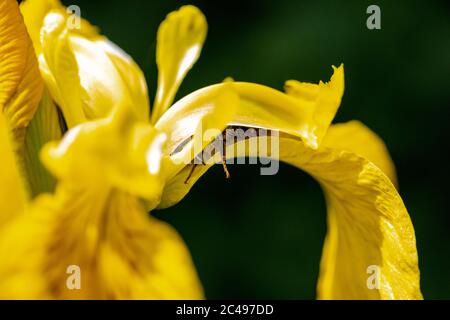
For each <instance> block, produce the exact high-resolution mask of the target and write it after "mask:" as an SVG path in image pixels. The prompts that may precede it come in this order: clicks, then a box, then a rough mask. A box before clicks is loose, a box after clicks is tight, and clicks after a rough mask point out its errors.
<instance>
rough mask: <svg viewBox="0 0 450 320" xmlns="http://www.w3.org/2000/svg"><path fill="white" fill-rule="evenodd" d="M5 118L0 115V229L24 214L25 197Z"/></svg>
mask: <svg viewBox="0 0 450 320" xmlns="http://www.w3.org/2000/svg"><path fill="white" fill-rule="evenodd" d="M10 132H11V131H10V129H9V127H8V124H7V121H6V118H5V116H4V115H3V114H2V113H0V154H1V155H2V156H1V157H2V163H1V165H0V228H3V227H4V226H5V225H6V223H7V222H9V221H10V220H11V219H12V218H14V217H16V216H18V215H21V214H22V213H23V212H24V209H25V205H26V202H27V196H26V192H25V188H24V185H23V183H22V182H23V181H22V176H21V174H20V169H19V167H18V162H17V159H16V154H15V153H14V151H13V142H12V137H11V134H10Z"/></svg>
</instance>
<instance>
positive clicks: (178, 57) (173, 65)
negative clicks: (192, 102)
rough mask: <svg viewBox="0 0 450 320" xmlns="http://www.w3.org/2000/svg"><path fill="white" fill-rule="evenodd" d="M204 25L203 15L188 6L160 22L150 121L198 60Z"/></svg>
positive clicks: (159, 115) (168, 100) (160, 110)
mask: <svg viewBox="0 0 450 320" xmlns="http://www.w3.org/2000/svg"><path fill="white" fill-rule="evenodd" d="M207 28H208V26H207V23H206V18H205V16H204V15H203V14H202V13H201V11H200V10H199V9H197V8H196V7H194V6H191V5H188V6H183V7H181V8H180V9H179V10H178V11H174V12H171V13H170V14H169V15H167V18H166V19H165V20H164V21H163V22H162V23H161V25H160V27H159V30H158V41H157V46H156V63H157V64H158V89H157V92H156V100H155V104H154V106H153V110H152V123H156V121H157V120H158V119H159V117H161V115H162V114H163V113H164V112H165V111H166V110H167V108H169V106H170V105H171V104H172V102H173V99H174V98H175V94H176V92H177V90H178V88H179V86H180V84H181V82H182V81H183V79H184V77H185V76H186V74H187V73H188V71H189V70H190V69H191V68H192V66H193V65H194V63H195V62H196V61H197V60H198V58H199V56H200V52H201V50H202V46H203V43H204V41H205V38H206V32H207Z"/></svg>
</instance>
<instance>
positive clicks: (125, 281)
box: [0, 0, 422, 299]
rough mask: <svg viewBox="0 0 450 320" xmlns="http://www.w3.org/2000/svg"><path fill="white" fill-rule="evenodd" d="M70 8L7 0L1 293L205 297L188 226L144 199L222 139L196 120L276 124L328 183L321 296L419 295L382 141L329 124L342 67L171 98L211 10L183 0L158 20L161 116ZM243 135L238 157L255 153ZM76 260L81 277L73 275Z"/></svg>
mask: <svg viewBox="0 0 450 320" xmlns="http://www.w3.org/2000/svg"><path fill="white" fill-rule="evenodd" d="M72 18H73V17H72V16H71V15H70V13H67V12H66V9H65V8H64V7H63V6H62V5H61V4H60V3H59V2H58V1H57V0H41V1H39V0H27V1H25V2H24V3H22V4H21V6H20V8H19V6H18V5H17V3H16V1H15V0H0V57H1V59H0V110H1V113H0V150H1V157H2V163H1V165H0V183H1V184H0V295H1V296H2V297H5V298H50V299H52V298H57V299H71V298H105V299H108V298H119V299H132V298H156V299H164V298H169V299H178V298H189V299H197V298H203V297H204V296H203V291H202V287H201V284H200V282H199V280H198V278H197V274H196V271H195V268H194V267H193V264H192V262H191V258H190V254H189V252H188V250H187V248H186V246H185V245H184V243H183V242H182V240H181V238H180V237H179V236H178V235H177V233H176V231H174V230H173V229H172V228H171V227H170V226H169V225H167V224H165V223H163V222H160V221H158V220H157V219H155V218H153V217H152V216H151V215H149V214H148V211H152V210H153V209H157V208H158V209H160V208H166V207H169V206H172V205H174V204H176V203H178V202H179V201H180V200H181V199H182V198H183V197H184V196H185V195H186V194H187V193H188V192H189V190H190V189H191V187H192V186H193V184H194V183H195V182H196V181H197V180H198V179H199V178H200V177H201V176H202V174H203V173H205V172H206V171H207V170H208V168H209V167H210V166H211V165H212V163H211V162H208V163H206V164H204V165H198V166H196V167H195V170H192V168H193V166H194V165H193V164H192V160H193V159H194V156H195V155H194V154H193V152H192V151H193V150H194V147H195V146H196V145H197V144H200V146H201V148H202V149H204V148H205V147H207V146H208V144H209V143H210V142H211V141H204V140H203V138H202V137H199V136H198V135H197V134H196V133H197V130H198V128H200V127H201V128H202V130H207V129H211V128H212V129H218V130H219V131H223V130H224V129H226V128H227V127H228V126H230V125H235V126H240V127H246V128H266V129H270V130H274V131H277V132H279V155H278V156H276V157H275V155H273V156H274V157H275V158H276V159H279V160H281V161H285V162H287V163H289V164H291V165H294V166H296V167H298V168H300V169H302V170H304V171H306V172H308V173H309V174H310V175H312V176H313V177H314V178H315V179H316V180H317V181H318V182H319V183H320V185H321V186H322V188H323V190H324V193H325V198H326V201H327V208H328V233H327V236H326V241H325V246H324V250H323V256H322V261H321V265H320V278H319V281H318V286H317V292H318V298H321V299H340V298H343V299H352V298H356V299H420V298H421V297H422V296H421V292H420V286H419V270H418V258H417V251H416V244H415V236H414V229H413V226H412V223H411V221H410V218H409V215H408V213H407V211H406V209H405V206H404V204H403V202H402V199H401V197H400V196H399V194H398V192H397V190H396V188H395V183H396V177H395V169H394V166H393V163H392V161H391V159H390V156H389V154H388V152H387V150H386V147H385V145H384V143H383V142H382V140H381V139H380V138H379V137H378V136H377V135H376V134H374V133H373V132H372V131H371V130H370V129H368V128H367V127H365V126H364V125H363V124H361V123H360V122H357V121H351V122H348V123H344V124H337V125H330V124H331V121H332V119H333V117H334V115H335V113H336V111H337V109H338V107H339V105H340V102H341V98H342V95H343V91H344V69H343V66H340V67H338V68H334V74H333V76H332V77H331V80H330V81H329V82H328V83H323V82H320V83H319V84H310V83H302V82H298V81H294V80H290V81H287V82H286V86H285V92H284V93H283V92H280V91H277V90H275V89H271V88H268V87H265V86H262V85H258V84H253V83H244V82H233V81H225V82H224V83H221V84H216V85H213V86H209V87H206V88H202V89H200V90H198V91H196V92H194V93H192V94H190V95H188V96H187V97H185V98H183V99H181V100H180V101H178V102H176V103H175V104H174V105H173V106H172V103H173V100H174V97H175V94H176V91H177V89H178V87H179V86H180V83H181V82H182V80H183V78H184V77H185V75H186V74H187V72H188V71H189V70H190V68H191V67H192V66H193V64H194V63H195V62H196V60H197V59H198V57H199V55H200V52H201V48H202V45H203V42H204V40H205V37H206V32H207V24H206V19H205V17H204V16H203V14H202V13H201V12H200V11H199V10H198V9H197V8H195V7H193V6H184V7H182V8H180V9H179V10H178V11H175V12H172V13H170V14H169V15H168V16H167V18H166V19H165V20H164V22H163V23H162V24H161V26H160V28H159V30H158V37H157V65H158V71H159V75H158V88H157V93H156V99H155V102H154V104H153V108H152V113H151V115H150V114H149V110H150V107H149V100H148V94H147V87H146V83H145V80H144V76H143V74H142V71H141V70H140V69H139V67H138V66H137V65H136V63H134V62H133V60H132V59H131V58H130V57H129V56H128V55H126V54H125V53H124V52H123V51H122V50H121V49H119V48H118V47H117V46H115V45H114V44H113V43H111V42H110V41H109V40H107V39H106V38H105V37H103V36H101V35H99V33H98V31H97V29H96V28H95V27H93V26H91V25H90V24H89V23H88V22H87V21H85V20H81V21H80V26H79V28H73V26H72V24H70V23H68V21H69V19H72ZM33 48H34V50H33ZM256 138H257V137H251V138H250V139H248V140H247V142H249V140H252V139H256ZM239 143H240V144H242V143H246V141H239V142H236V144H239ZM236 144H234V145H227V146H226V148H227V149H226V150H228V148H230V151H231V148H235V147H236ZM239 150H241V151H240V152H241V153H238V154H236V153H235V154H234V156H235V157H236V156H256V154H253V152H254V151H252V150H251V149H249V148H240V149H239ZM230 154H231V152H226V153H224V154H223V155H220V154H215V155H213V160H214V162H221V161H223V158H227V157H229V155H230ZM42 164H43V165H42ZM47 170H48V171H47ZM48 172H50V173H51V175H50V174H49V173H48ZM55 179H56V182H55ZM55 185H56V186H55ZM74 265H75V266H78V267H79V270H80V271H81V273H80V275H81V277H80V281H81V285H80V287H79V288H76V289H73V288H70V287H69V286H68V285H67V277H68V274H67V270H68V267H69V266H74ZM370 266H376V267H377V268H379V286H377V288H371V287H370V286H369V285H368V277H369V276H370V275H369V274H368V273H367V270H368V268H369V267H370Z"/></svg>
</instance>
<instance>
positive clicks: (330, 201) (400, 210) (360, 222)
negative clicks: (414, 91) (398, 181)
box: [160, 122, 422, 299]
mask: <svg viewBox="0 0 450 320" xmlns="http://www.w3.org/2000/svg"><path fill="white" fill-rule="evenodd" d="M346 126H348V127H347V128H345V127H346ZM356 126H357V127H359V128H358V129H355V123H352V122H351V123H350V124H344V125H340V126H339V127H336V128H337V129H336V131H334V130H333V129H330V130H331V135H332V136H338V135H339V134H340V132H339V131H348V132H350V131H351V130H353V131H355V130H356V131H358V132H359V133H360V134H361V135H365V136H370V135H374V134H373V133H371V132H370V131H369V130H368V129H367V128H366V127H363V126H361V125H356ZM253 139H258V138H257V137H252V138H250V139H248V140H241V141H238V142H237V143H235V144H232V145H228V146H227V151H226V155H227V157H228V155H231V154H233V155H234V156H235V157H242V156H258V153H257V152H256V153H255V150H253V149H251V148H249V147H244V148H242V147H237V146H238V145H239V144H244V145H245V144H247V143H248V145H251V140H253ZM325 141H326V138H325ZM328 141H329V143H331V141H332V138H330V140H328ZM373 142H375V143H374V144H375V146H376V145H377V144H378V143H379V141H376V140H373V139H372V140H368V141H367V142H366V143H373ZM324 144H325V142H324ZM350 148H353V149H356V148H355V146H352V147H350ZM350 148H349V147H347V149H350ZM368 149H369V146H367V147H366V150H368ZM278 150H279V154H278V155H276V154H274V155H273V158H275V159H279V160H281V161H284V162H287V163H289V164H291V165H294V166H296V167H298V168H300V169H302V170H304V171H306V172H308V173H309V174H310V175H312V176H313V177H314V178H315V179H316V180H317V181H318V182H319V183H320V185H321V186H322V188H323V190H324V192H325V197H326V199H327V207H328V234H327V239H326V242H325V247H324V253H323V257H322V262H321V272H320V279H319V284H318V297H319V298H321V299H420V298H421V297H422V295H421V292H420V286H419V269H418V258H417V251H416V244H415V236H414V229H413V226H412V223H411V220H410V218H409V215H408V213H407V211H406V208H405V206H404V204H403V202H402V199H401V198H400V196H399V194H398V193H397V190H396V189H395V187H394V186H393V185H392V183H391V181H390V180H389V178H388V177H387V176H386V175H385V174H384V173H383V172H382V171H381V170H380V169H379V168H378V167H377V166H376V165H374V164H373V163H372V162H370V161H368V160H367V159H365V158H363V157H362V156H360V155H357V154H355V153H353V152H350V151H346V150H343V149H340V148H335V147H334V145H332V144H328V145H326V146H325V145H324V146H321V147H320V148H319V149H317V150H314V149H311V148H310V147H308V146H306V145H305V144H304V143H303V142H302V141H300V140H299V139H298V138H296V137H293V136H288V135H280V137H279V149H278ZM361 150H362V149H361ZM256 151H257V150H256ZM269 156H271V155H270V154H269ZM383 158H385V159H384V160H383V161H386V159H388V158H386V154H384V155H383V154H380V155H378V156H376V157H375V158H374V159H377V162H378V163H383V162H379V161H380V159H383ZM221 161H222V158H221V157H220V155H219V154H216V155H215V156H214V162H216V163H217V162H221ZM208 163H209V162H208ZM210 166H211V164H206V165H198V167H199V168H198V169H196V170H195V171H194V172H191V170H190V168H189V166H186V168H185V169H183V171H181V172H180V174H179V175H178V176H177V177H176V178H175V179H173V180H172V181H170V182H168V184H167V185H166V189H165V191H164V194H163V199H162V201H161V204H160V206H162V207H164V206H166V205H167V204H173V203H175V202H176V201H179V200H180V199H181V198H182V197H183V196H184V195H185V194H186V193H187V192H188V190H189V189H190V188H191V187H192V185H193V184H194V183H195V182H196V180H198V178H200V176H201V175H202V174H203V173H205V172H206V170H207V169H208V168H209V167H210ZM382 166H383V165H382V164H380V167H382ZM188 175H191V178H190V179H189V182H188V183H185V181H186V177H187V176H188ZM372 268H375V269H376V271H377V272H378V273H377V275H379V278H377V279H379V282H378V283H379V286H377V287H375V288H373V287H371V286H369V285H368V283H369V281H371V274H370V273H369V274H368V272H369V271H372V270H373V269H372ZM377 288H378V289H377Z"/></svg>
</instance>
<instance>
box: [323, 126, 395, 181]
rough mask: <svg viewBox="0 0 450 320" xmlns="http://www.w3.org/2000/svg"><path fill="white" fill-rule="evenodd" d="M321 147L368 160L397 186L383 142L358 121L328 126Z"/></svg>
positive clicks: (392, 164)
mask: <svg viewBox="0 0 450 320" xmlns="http://www.w3.org/2000/svg"><path fill="white" fill-rule="evenodd" d="M322 145H323V146H324V147H331V148H334V149H341V150H346V151H350V152H352V153H356V154H358V155H360V156H362V157H363V158H366V159H368V160H370V161H371V162H372V163H373V164H375V165H376V166H377V167H378V168H380V169H381V171H383V172H384V174H385V175H386V176H387V177H388V178H389V179H391V182H392V183H393V184H394V185H395V186H396V185H397V174H396V171H395V165H394V162H393V161H392V159H391V156H390V155H389V151H388V149H387V147H386V145H385V143H384V141H383V140H382V139H381V138H380V137H379V136H378V135H377V134H376V133H375V132H373V131H372V130H370V129H369V128H367V127H366V126H365V125H364V124H362V123H361V122H360V121H357V120H353V121H350V122H347V123H339V124H335V125H332V126H330V128H329V129H328V131H327V134H326V135H325V138H324V140H323V142H322Z"/></svg>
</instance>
